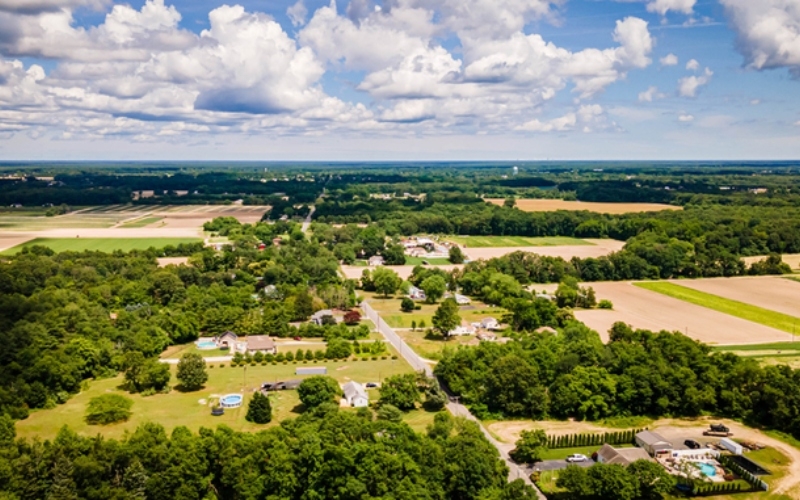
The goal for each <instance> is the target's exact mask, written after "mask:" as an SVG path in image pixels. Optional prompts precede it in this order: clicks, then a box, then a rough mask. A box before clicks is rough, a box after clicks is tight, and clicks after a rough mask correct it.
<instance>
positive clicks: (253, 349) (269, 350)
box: [247, 335, 278, 354]
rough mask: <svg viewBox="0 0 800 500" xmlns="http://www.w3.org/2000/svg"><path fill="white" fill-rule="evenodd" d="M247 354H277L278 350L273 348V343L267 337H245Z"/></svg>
mask: <svg viewBox="0 0 800 500" xmlns="http://www.w3.org/2000/svg"><path fill="white" fill-rule="evenodd" d="M247 352H249V353H250V354H255V353H257V352H260V353H261V354H277V353H278V348H277V347H276V346H275V341H273V340H272V339H271V338H269V337H268V336H267V335H251V336H250V337H247Z"/></svg>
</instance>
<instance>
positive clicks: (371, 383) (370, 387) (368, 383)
mask: <svg viewBox="0 0 800 500" xmlns="http://www.w3.org/2000/svg"><path fill="white" fill-rule="evenodd" d="M373 387H378V384H377V383H375V382H367V389H372V388H373Z"/></svg>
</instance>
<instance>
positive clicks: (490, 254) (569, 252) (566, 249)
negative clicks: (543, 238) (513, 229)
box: [463, 239, 625, 260]
mask: <svg viewBox="0 0 800 500" xmlns="http://www.w3.org/2000/svg"><path fill="white" fill-rule="evenodd" d="M585 241H588V242H589V243H591V245H570V246H552V247H494V248H466V249H464V250H463V251H464V253H465V254H466V255H467V256H468V257H469V259H470V260H480V259H493V258H495V257H502V256H503V255H508V254H510V253H513V252H530V253H536V254H539V255H547V256H549V257H562V258H564V259H567V260H569V259H571V258H572V257H580V258H582V259H585V258H587V257H602V256H604V255H608V254H610V253H612V252H617V251H619V250H622V247H624V246H625V242H624V241H617V240H608V239H604V240H593V239H587V240H585Z"/></svg>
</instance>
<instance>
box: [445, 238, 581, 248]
mask: <svg viewBox="0 0 800 500" xmlns="http://www.w3.org/2000/svg"><path fill="white" fill-rule="evenodd" d="M447 239H448V240H450V241H452V242H454V243H458V244H459V245H464V246H466V247H467V248H489V247H554V246H576V245H593V244H594V243H589V242H588V241H586V240H581V239H578V238H570V237H567V236H543V237H538V238H531V237H526V236H448V237H447Z"/></svg>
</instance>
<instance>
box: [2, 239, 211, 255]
mask: <svg viewBox="0 0 800 500" xmlns="http://www.w3.org/2000/svg"><path fill="white" fill-rule="evenodd" d="M198 241H200V239H199V238H36V239H33V240H31V241H28V242H25V243H23V244H22V245H17V246H15V247H13V248H9V249H8V250H4V251H3V252H2V254H3V255H14V254H16V253H18V252H19V251H20V250H22V249H23V248H26V247H31V246H33V245H42V246H46V247H48V248H52V249H53V250H54V251H55V252H68V251H69V252H83V251H86V250H95V251H100V252H113V251H115V250H122V251H124V252H129V251H131V250H147V249H148V248H150V247H155V248H164V247H165V246H168V245H173V246H177V245H179V244H181V243H197V242H198Z"/></svg>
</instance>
